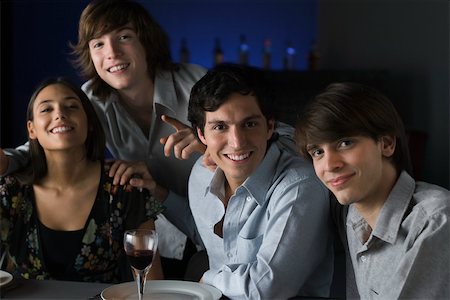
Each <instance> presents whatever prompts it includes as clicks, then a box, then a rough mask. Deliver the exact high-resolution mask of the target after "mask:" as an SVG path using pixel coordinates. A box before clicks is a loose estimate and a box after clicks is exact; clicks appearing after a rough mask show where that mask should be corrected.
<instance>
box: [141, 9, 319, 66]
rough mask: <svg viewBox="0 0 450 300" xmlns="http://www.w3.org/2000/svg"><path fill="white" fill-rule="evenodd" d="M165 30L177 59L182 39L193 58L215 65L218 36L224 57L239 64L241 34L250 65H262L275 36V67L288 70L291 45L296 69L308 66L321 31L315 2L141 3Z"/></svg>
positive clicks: (206, 64) (199, 61)
mask: <svg viewBox="0 0 450 300" xmlns="http://www.w3.org/2000/svg"><path fill="white" fill-rule="evenodd" d="M140 2H141V3H142V4H143V5H144V6H146V7H147V9H148V10H149V11H150V12H151V13H152V15H153V16H154V17H155V19H156V20H157V21H158V22H159V23H160V24H161V25H162V26H163V28H165V29H166V31H167V33H168V34H169V36H170V39H171V47H172V57H173V59H174V60H175V61H178V60H179V57H180V55H179V49H180V45H181V40H182V39H183V38H186V39H187V43H188V48H189V50H190V54H191V61H192V62H194V63H198V64H201V65H203V66H205V67H208V68H209V67H211V66H212V62H213V48H214V40H215V38H219V39H220V42H221V46H222V50H223V52H224V56H225V61H227V62H238V49H239V37H240V35H241V34H244V35H245V36H246V39H247V44H248V45H249V64H250V65H253V66H256V67H262V50H263V43H264V40H265V39H266V38H268V39H270V40H271V42H272V43H271V44H272V47H271V50H272V64H271V65H272V68H273V69H281V68H283V64H282V61H283V56H284V53H285V48H286V45H287V43H290V44H291V46H292V47H293V48H294V49H295V50H296V54H295V58H294V67H295V68H296V69H305V68H306V56H307V52H308V51H309V48H310V45H311V42H312V41H313V40H314V38H315V32H316V10H317V8H316V4H317V3H316V1H315V0H306V1H300V0H278V1H276V0H271V1H270V0H240V1H237V0H228V1H225V0H221V1H219V0H215V1H206V0H203V1H202V0H190V1H182V0H178V1H173V0H172V1H170V0H169V1H168V0H149V1H140Z"/></svg>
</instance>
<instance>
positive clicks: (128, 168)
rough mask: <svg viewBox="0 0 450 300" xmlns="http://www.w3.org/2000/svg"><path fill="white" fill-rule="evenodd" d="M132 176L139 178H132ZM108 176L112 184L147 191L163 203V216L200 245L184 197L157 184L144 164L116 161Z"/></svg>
mask: <svg viewBox="0 0 450 300" xmlns="http://www.w3.org/2000/svg"><path fill="white" fill-rule="evenodd" d="M133 175H139V176H138V177H133ZM109 176H110V177H114V181H113V183H114V184H120V185H125V184H130V185H131V186H133V187H135V188H138V189H143V188H145V189H147V190H149V191H150V194H152V195H153V196H154V197H155V198H156V199H157V200H159V201H160V202H163V203H164V206H165V207H166V210H165V211H164V215H165V216H166V217H167V218H168V219H169V221H170V222H172V223H173V224H174V225H175V226H176V227H177V228H178V229H179V230H181V231H182V232H183V233H184V234H186V235H187V236H188V237H190V238H191V239H192V240H193V241H195V242H196V243H197V244H198V245H202V242H201V239H200V238H199V236H198V232H197V230H196V226H195V223H194V219H193V218H192V214H191V210H190V208H189V202H188V200H187V199H186V197H182V196H179V195H178V194H176V193H174V192H172V191H169V190H168V189H166V188H165V187H163V186H160V185H159V184H157V183H156V181H155V180H153V177H152V176H151V174H150V171H149V170H148V168H147V165H146V164H145V163H144V162H140V161H138V162H127V161H123V160H116V161H114V163H113V164H112V166H111V167H110V169H109Z"/></svg>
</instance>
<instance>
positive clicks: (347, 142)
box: [337, 138, 355, 149]
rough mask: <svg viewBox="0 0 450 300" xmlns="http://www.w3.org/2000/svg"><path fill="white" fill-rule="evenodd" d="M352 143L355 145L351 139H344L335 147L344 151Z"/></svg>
mask: <svg viewBox="0 0 450 300" xmlns="http://www.w3.org/2000/svg"><path fill="white" fill-rule="evenodd" d="M354 143H355V141H354V140H353V139H350V138H345V139H342V140H340V141H339V142H338V145H337V146H338V148H340V149H346V148H350V147H351V146H352V145H353V144H354Z"/></svg>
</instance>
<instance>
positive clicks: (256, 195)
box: [188, 143, 333, 299]
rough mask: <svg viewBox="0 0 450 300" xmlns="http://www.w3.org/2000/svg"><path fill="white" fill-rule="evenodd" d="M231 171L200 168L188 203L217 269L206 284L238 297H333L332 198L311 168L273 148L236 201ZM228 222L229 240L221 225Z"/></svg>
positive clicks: (207, 275) (205, 279)
mask: <svg viewBox="0 0 450 300" xmlns="http://www.w3.org/2000/svg"><path fill="white" fill-rule="evenodd" d="M224 180H225V178H224V173H223V172H222V170H220V169H219V168H218V169H217V170H216V171H215V172H211V171H209V170H208V169H207V168H205V167H204V166H203V165H202V160H201V158H200V159H199V160H198V161H197V162H196V164H195V165H194V167H193V170H192V172H191V176H190V180H189V190H188V191H189V204H190V208H191V211H192V215H193V217H194V220H195V223H196V225H197V230H198V232H199V234H200V237H201V239H202V241H203V243H204V245H205V247H206V250H207V252H208V257H209V264H210V269H209V270H208V271H207V272H205V273H204V275H203V282H205V283H207V284H210V285H213V286H215V287H217V288H218V289H220V290H221V291H222V293H223V294H224V295H225V296H227V297H229V298H232V299H240V298H247V299H287V298H289V297H292V296H295V295H308V296H318V297H327V296H328V295H329V289H330V285H331V279H332V275H333V254H332V233H331V231H330V221H329V192H328V190H327V189H326V188H325V187H324V186H323V185H322V183H321V182H320V181H319V179H318V178H317V177H316V175H315V173H314V170H313V168H312V166H311V164H310V163H308V162H306V161H304V160H303V159H302V158H300V157H299V156H297V155H293V154H290V153H288V152H287V151H283V150H281V148H280V147H279V146H278V145H277V143H272V145H271V146H270V147H269V149H268V151H267V153H266V156H265V158H264V160H263V161H262V162H261V164H260V165H259V167H258V168H257V169H256V170H255V172H254V173H253V174H252V175H251V176H250V177H249V178H247V180H246V181H245V182H244V183H243V184H242V185H241V186H240V187H239V188H238V189H237V190H236V192H235V194H234V195H233V196H232V197H231V198H230V199H229V202H228V206H227V209H226V210H225V208H224V205H223V203H222V201H221V199H223V197H224ZM223 217H224V223H223V238H221V237H220V236H218V235H216V234H215V233H214V225H215V224H217V223H218V222H219V221H220V220H221V219H222V218H223Z"/></svg>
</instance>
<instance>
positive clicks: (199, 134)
mask: <svg viewBox="0 0 450 300" xmlns="http://www.w3.org/2000/svg"><path fill="white" fill-rule="evenodd" d="M197 135H198V138H199V139H200V141H201V142H202V143H203V144H205V145H208V144H207V143H206V139H205V135H204V134H203V132H202V131H201V130H200V128H198V127H197Z"/></svg>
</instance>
